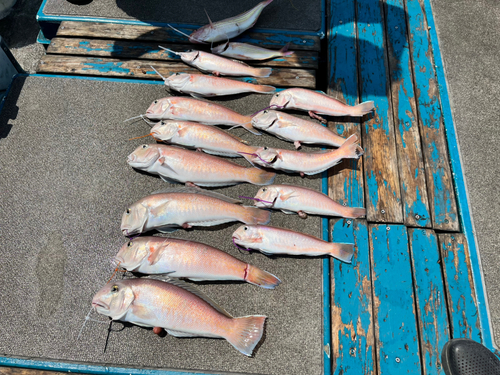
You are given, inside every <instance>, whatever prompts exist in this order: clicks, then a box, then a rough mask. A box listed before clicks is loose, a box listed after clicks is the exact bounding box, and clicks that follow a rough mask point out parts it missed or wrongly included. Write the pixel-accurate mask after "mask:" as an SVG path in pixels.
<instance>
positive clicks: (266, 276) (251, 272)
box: [245, 264, 281, 289]
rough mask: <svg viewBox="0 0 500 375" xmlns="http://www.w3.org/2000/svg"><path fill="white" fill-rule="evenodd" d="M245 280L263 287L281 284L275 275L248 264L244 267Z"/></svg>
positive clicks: (268, 287)
mask: <svg viewBox="0 0 500 375" xmlns="http://www.w3.org/2000/svg"><path fill="white" fill-rule="evenodd" d="M245 281H247V282H249V283H250V284H253V285H257V286H260V287H262V288H264V289H274V288H276V287H277V286H278V285H280V284H281V280H280V279H278V278H277V277H276V276H274V275H272V274H270V273H269V272H266V271H262V270H261V269H260V268H257V267H254V266H252V265H250V264H248V265H247V268H246V269H245Z"/></svg>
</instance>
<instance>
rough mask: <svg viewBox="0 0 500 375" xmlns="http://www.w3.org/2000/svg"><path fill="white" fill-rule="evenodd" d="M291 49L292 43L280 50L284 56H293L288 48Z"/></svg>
mask: <svg viewBox="0 0 500 375" xmlns="http://www.w3.org/2000/svg"><path fill="white" fill-rule="evenodd" d="M289 47H290V42H288V43H287V44H285V45H284V46H283V48H282V49H280V51H279V52H280V53H281V55H282V56H290V55H293V51H288V48H289Z"/></svg>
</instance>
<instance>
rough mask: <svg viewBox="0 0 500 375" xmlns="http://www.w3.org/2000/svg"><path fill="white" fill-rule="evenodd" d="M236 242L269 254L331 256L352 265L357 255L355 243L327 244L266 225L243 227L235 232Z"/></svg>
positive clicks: (310, 237) (301, 234) (306, 235)
mask: <svg viewBox="0 0 500 375" xmlns="http://www.w3.org/2000/svg"><path fill="white" fill-rule="evenodd" d="M233 242H234V243H235V244H237V245H240V246H243V247H246V248H250V249H257V250H260V251H261V252H263V253H264V254H268V255H274V254H289V255H307V256H318V255H329V256H332V257H334V258H337V259H339V260H341V261H343V262H346V263H351V259H352V255H353V253H354V245H353V244H349V243H331V242H326V241H323V240H320V239H318V238H316V237H313V236H309V235H308V234H304V233H298V232H294V231H292V230H288V229H283V228H275V227H266V226H262V225H243V226H241V227H239V228H238V229H236V231H235V232H234V233H233Z"/></svg>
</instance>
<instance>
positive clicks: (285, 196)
mask: <svg viewBox="0 0 500 375" xmlns="http://www.w3.org/2000/svg"><path fill="white" fill-rule="evenodd" d="M293 193H294V192H293V191H292V192H290V193H288V194H281V195H280V200H281V201H283V202H284V201H286V200H288V199H290V198H294V197H295V196H294V195H293Z"/></svg>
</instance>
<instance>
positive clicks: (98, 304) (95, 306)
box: [92, 301, 109, 310]
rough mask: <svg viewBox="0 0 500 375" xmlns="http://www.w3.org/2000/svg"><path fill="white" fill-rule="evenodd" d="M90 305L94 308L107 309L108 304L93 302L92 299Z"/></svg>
mask: <svg viewBox="0 0 500 375" xmlns="http://www.w3.org/2000/svg"><path fill="white" fill-rule="evenodd" d="M92 307H93V308H95V309H96V310H98V309H99V308H100V309H104V310H109V306H108V305H106V304H105V303H104V302H94V301H92Z"/></svg>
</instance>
